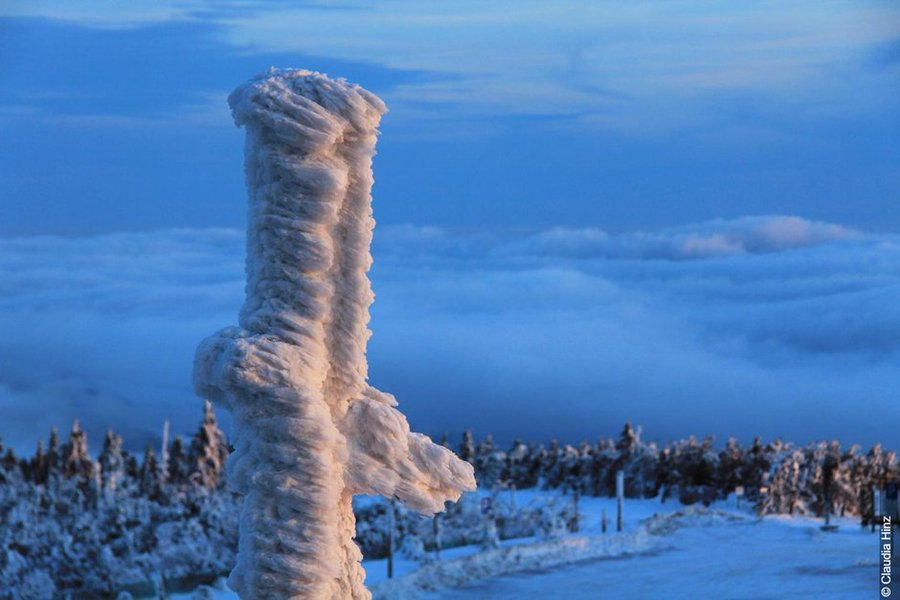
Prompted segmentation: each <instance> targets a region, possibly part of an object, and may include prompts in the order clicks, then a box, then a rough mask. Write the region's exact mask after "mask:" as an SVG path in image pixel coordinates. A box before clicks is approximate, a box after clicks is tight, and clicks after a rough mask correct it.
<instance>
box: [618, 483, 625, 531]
mask: <svg viewBox="0 0 900 600" xmlns="http://www.w3.org/2000/svg"><path fill="white" fill-rule="evenodd" d="M624 503H625V472H624V471H616V512H617V514H616V531H622V509H623V505H624Z"/></svg>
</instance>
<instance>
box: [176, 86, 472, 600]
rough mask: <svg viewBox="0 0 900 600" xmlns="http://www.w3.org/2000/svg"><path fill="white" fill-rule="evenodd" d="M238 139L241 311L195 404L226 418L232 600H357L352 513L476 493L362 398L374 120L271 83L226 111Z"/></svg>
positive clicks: (218, 340) (425, 505)
mask: <svg viewBox="0 0 900 600" xmlns="http://www.w3.org/2000/svg"><path fill="white" fill-rule="evenodd" d="M229 104H230V106H231V109H232V112H233V115H234V119H235V122H236V123H237V124H238V125H239V126H243V127H245V128H246V131H247V142H246V148H245V170H246V179H247V187H248V192H249V203H250V207H249V214H248V236H247V286H246V300H245V302H244V305H243V307H242V309H241V312H240V318H239V324H240V326H239V327H229V328H226V329H223V330H221V331H219V332H218V333H216V334H214V335H213V336H211V337H209V338H207V339H206V340H204V341H203V342H202V343H201V344H200V347H199V348H198V350H197V355H196V359H195V363H194V386H195V389H196V390H197V393H198V394H200V395H201V396H204V397H209V398H211V399H213V400H214V401H216V402H218V403H220V404H222V405H223V406H225V407H226V408H228V409H230V410H231V411H232V413H233V420H234V430H233V432H232V441H233V444H234V452H233V453H232V454H231V456H230V458H229V459H228V465H227V470H228V482H229V485H231V486H232V488H233V489H234V490H236V491H237V492H239V493H241V494H243V495H244V502H243V508H242V513H241V520H240V541H239V551H238V558H237V565H236V566H235V569H234V571H233V572H232V574H231V577H230V578H229V586H231V587H232V588H233V589H234V590H235V591H237V592H238V594H240V595H241V597H245V598H275V597H277V598H368V597H370V594H369V592H368V591H367V590H366V589H365V586H364V585H363V577H364V574H363V570H362V566H361V565H360V559H361V555H360V552H359V550H358V548H357V547H356V545H355V544H354V543H353V539H352V538H353V535H354V525H355V524H354V518H353V512H352V510H351V497H352V495H353V494H357V493H367V494H381V495H385V496H389V497H396V498H398V499H399V500H400V501H401V502H403V503H405V504H406V505H407V506H409V507H410V508H413V509H415V510H417V511H419V512H421V513H434V512H438V511H440V510H442V509H443V506H444V502H445V501H447V500H455V499H457V498H458V497H459V495H460V494H461V493H462V491H464V490H471V489H474V487H475V479H474V476H473V472H472V467H471V466H470V465H469V464H468V463H465V462H463V461H461V460H460V459H458V458H457V457H456V456H455V455H454V454H453V453H452V452H451V451H450V450H447V449H446V448H444V447H442V446H439V445H437V444H434V443H432V442H431V440H430V439H429V438H428V437H426V436H424V435H421V434H417V433H412V432H410V430H409V425H408V424H407V421H406V418H405V417H404V416H403V414H402V413H400V412H399V411H398V410H397V409H396V404H397V403H396V401H395V400H394V398H393V396H391V395H389V394H386V393H384V392H380V391H378V390H376V389H374V388H372V387H371V386H369V385H368V384H367V364H366V343H367V340H368V338H369V335H370V331H369V330H368V327H367V324H368V320H369V305H370V304H371V303H372V300H373V294H372V290H371V286H370V283H369V279H368V276H367V272H368V270H369V267H370V265H371V262H372V258H371V254H370V252H369V246H370V243H371V240H372V231H373V228H374V220H373V218H372V208H371V194H370V190H371V186H372V156H373V155H374V153H375V141H376V136H377V126H378V123H379V121H380V119H381V115H382V114H383V113H384V112H385V111H386V107H385V105H384V103H383V102H382V101H381V100H380V99H379V98H378V97H376V96H374V95H373V94H371V93H369V92H367V91H366V90H364V89H362V88H361V87H359V86H357V85H353V84H350V83H347V82H346V81H345V80H342V79H337V80H335V79H329V78H328V77H326V76H325V75H322V74H320V73H313V72H309V71H302V70H276V69H270V70H269V71H268V72H267V73H264V74H262V75H260V76H258V77H256V78H254V79H252V80H251V81H249V82H248V83H246V84H245V85H243V86H241V87H239V88H238V89H236V90H235V91H234V92H233V93H232V94H231V96H230V97H229Z"/></svg>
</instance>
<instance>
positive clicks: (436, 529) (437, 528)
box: [431, 513, 441, 560]
mask: <svg viewBox="0 0 900 600" xmlns="http://www.w3.org/2000/svg"><path fill="white" fill-rule="evenodd" d="M440 518H441V515H440V513H438V514H436V515H434V518H433V519H432V520H431V531H432V533H433V534H434V560H441V524H440V523H439V522H438V519H440Z"/></svg>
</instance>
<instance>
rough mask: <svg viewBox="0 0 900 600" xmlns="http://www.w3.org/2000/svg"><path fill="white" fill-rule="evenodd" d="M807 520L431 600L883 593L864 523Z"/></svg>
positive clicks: (737, 525)
mask: <svg viewBox="0 0 900 600" xmlns="http://www.w3.org/2000/svg"><path fill="white" fill-rule="evenodd" d="M819 524H820V523H819V522H817V521H814V520H811V519H804V518H794V519H787V518H777V517H776V518H766V519H764V520H761V521H757V520H746V521H742V522H734V523H727V524H717V525H708V526H697V525H690V524H688V523H685V525H686V526H685V527H682V528H679V529H678V530H677V531H675V532H673V533H672V534H670V535H664V536H660V537H659V538H658V539H659V550H658V552H655V553H653V554H650V555H641V556H632V557H623V558H607V559H599V560H593V561H590V562H583V563H578V564H574V565H570V566H566V567H562V568H557V569H554V570H552V571H540V572H538V571H531V572H528V573H518V574H515V575H509V576H503V577H496V578H493V579H489V580H484V581H481V582H478V583H475V584H473V585H469V586H466V587H461V588H457V589H453V590H445V591H442V592H440V593H436V594H433V595H431V596H429V597H430V598H432V599H435V600H436V599H438V598H440V599H443V600H462V599H474V598H479V599H480V598H490V599H498V600H503V599H507V598H509V599H512V598H517V599H519V598H554V599H558V600H565V599H573V600H574V599H579V600H581V599H584V598H601V599H602V598H614V599H628V598H641V599H646V598H666V599H680V598H684V599H692V600H693V599H698V598H716V599H723V600H725V599H735V600H737V599H750V598H753V599H760V600H761V599H767V598H772V599H781V598H810V599H812V598H816V599H845V598H846V599H848V600H849V599H855V598H869V597H875V595H876V594H877V593H878V592H877V580H876V574H877V568H878V567H877V562H876V561H877V550H876V548H877V540H876V538H875V534H871V533H867V532H863V531H861V529H860V527H859V525H858V524H856V523H854V522H853V521H850V520H846V521H842V522H841V528H840V530H839V531H838V532H837V533H823V532H821V531H820V530H819V529H818V526H819Z"/></svg>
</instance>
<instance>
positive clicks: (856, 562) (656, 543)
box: [181, 490, 877, 600]
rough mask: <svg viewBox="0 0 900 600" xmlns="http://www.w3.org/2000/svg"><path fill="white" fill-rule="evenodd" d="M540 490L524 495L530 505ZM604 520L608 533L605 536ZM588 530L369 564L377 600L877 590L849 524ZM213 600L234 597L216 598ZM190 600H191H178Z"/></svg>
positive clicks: (630, 515)
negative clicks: (421, 559)
mask: <svg viewBox="0 0 900 600" xmlns="http://www.w3.org/2000/svg"><path fill="white" fill-rule="evenodd" d="M554 494H555V493H552V492H541V491H539V490H521V491H518V492H517V493H516V502H517V503H521V504H526V503H528V502H530V501H533V500H534V499H535V498H537V497H540V496H547V495H554ZM604 510H605V511H606V513H607V516H608V517H609V520H610V525H611V529H610V532H609V533H607V534H605V535H604V534H602V533H601V532H600V518H601V515H602V512H603V511H604ZM580 514H581V517H582V525H583V526H582V530H581V532H580V533H577V534H570V535H567V536H564V537H563V538H560V539H558V540H537V539H534V538H528V539H521V540H507V541H505V542H502V543H501V547H500V548H499V549H497V550H492V551H487V552H481V551H479V549H478V548H477V547H475V546H467V547H463V548H454V549H451V550H445V551H444V552H442V554H441V558H442V560H441V561H440V562H439V563H433V564H431V565H426V566H424V567H422V568H418V567H419V565H418V564H417V563H415V562H413V561H410V560H406V559H402V558H401V559H398V560H396V561H395V564H394V573H395V578H394V579H393V580H387V579H386V561H385V560H372V561H364V566H365V569H366V585H367V586H369V587H370V588H371V589H372V590H373V592H374V594H375V597H376V598H392V599H407V598H409V599H411V598H425V599H428V600H437V599H448V600H456V599H459V600H462V599H464V598H492V599H493V598H496V599H506V598H509V599H512V598H554V599H557V598H558V599H563V600H564V599H573V600H574V599H576V598H577V599H582V598H596V597H600V598H617V599H618V598H623V599H628V598H642V599H643V598H667V599H680V598H685V599H696V598H722V599H729V598H733V599H738V598H755V599H766V598H772V599H776V598H785V597H793V598H823V599H844V598H847V599H850V598H860V597H867V595H870V594H871V592H872V591H873V589H874V587H873V586H874V583H873V582H874V581H875V572H876V570H877V562H876V561H877V555H876V553H875V547H876V542H875V537H874V534H870V533H868V532H867V531H863V530H861V529H860V527H859V525H858V523H857V522H856V521H855V520H851V519H838V521H837V522H838V523H839V524H840V529H839V530H838V531H837V532H836V533H823V532H821V531H820V530H819V525H820V524H821V523H820V521H817V520H815V519H811V518H807V517H783V516H774V517H765V518H763V519H760V518H757V517H755V516H754V515H753V514H751V513H749V512H747V511H745V510H742V509H739V508H737V507H736V506H735V503H734V501H733V499H732V500H730V501H728V502H721V503H718V504H717V505H714V506H713V507H711V508H710V509H709V510H705V509H700V508H694V507H684V506H682V505H680V504H677V503H673V502H669V503H665V504H663V503H660V502H659V501H658V500H632V499H629V500H627V501H626V504H625V519H624V524H625V527H624V531H623V533H621V534H616V533H613V532H612V529H614V524H615V499H612V498H584V499H582V500H581V502H580ZM209 597H212V598H222V599H224V598H229V599H231V598H235V596H233V595H230V593H228V592H225V591H222V590H218V591H216V592H215V593H214V594H213V595H211V596H209ZM181 598H183V599H184V600H186V599H187V598H189V596H181Z"/></svg>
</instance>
